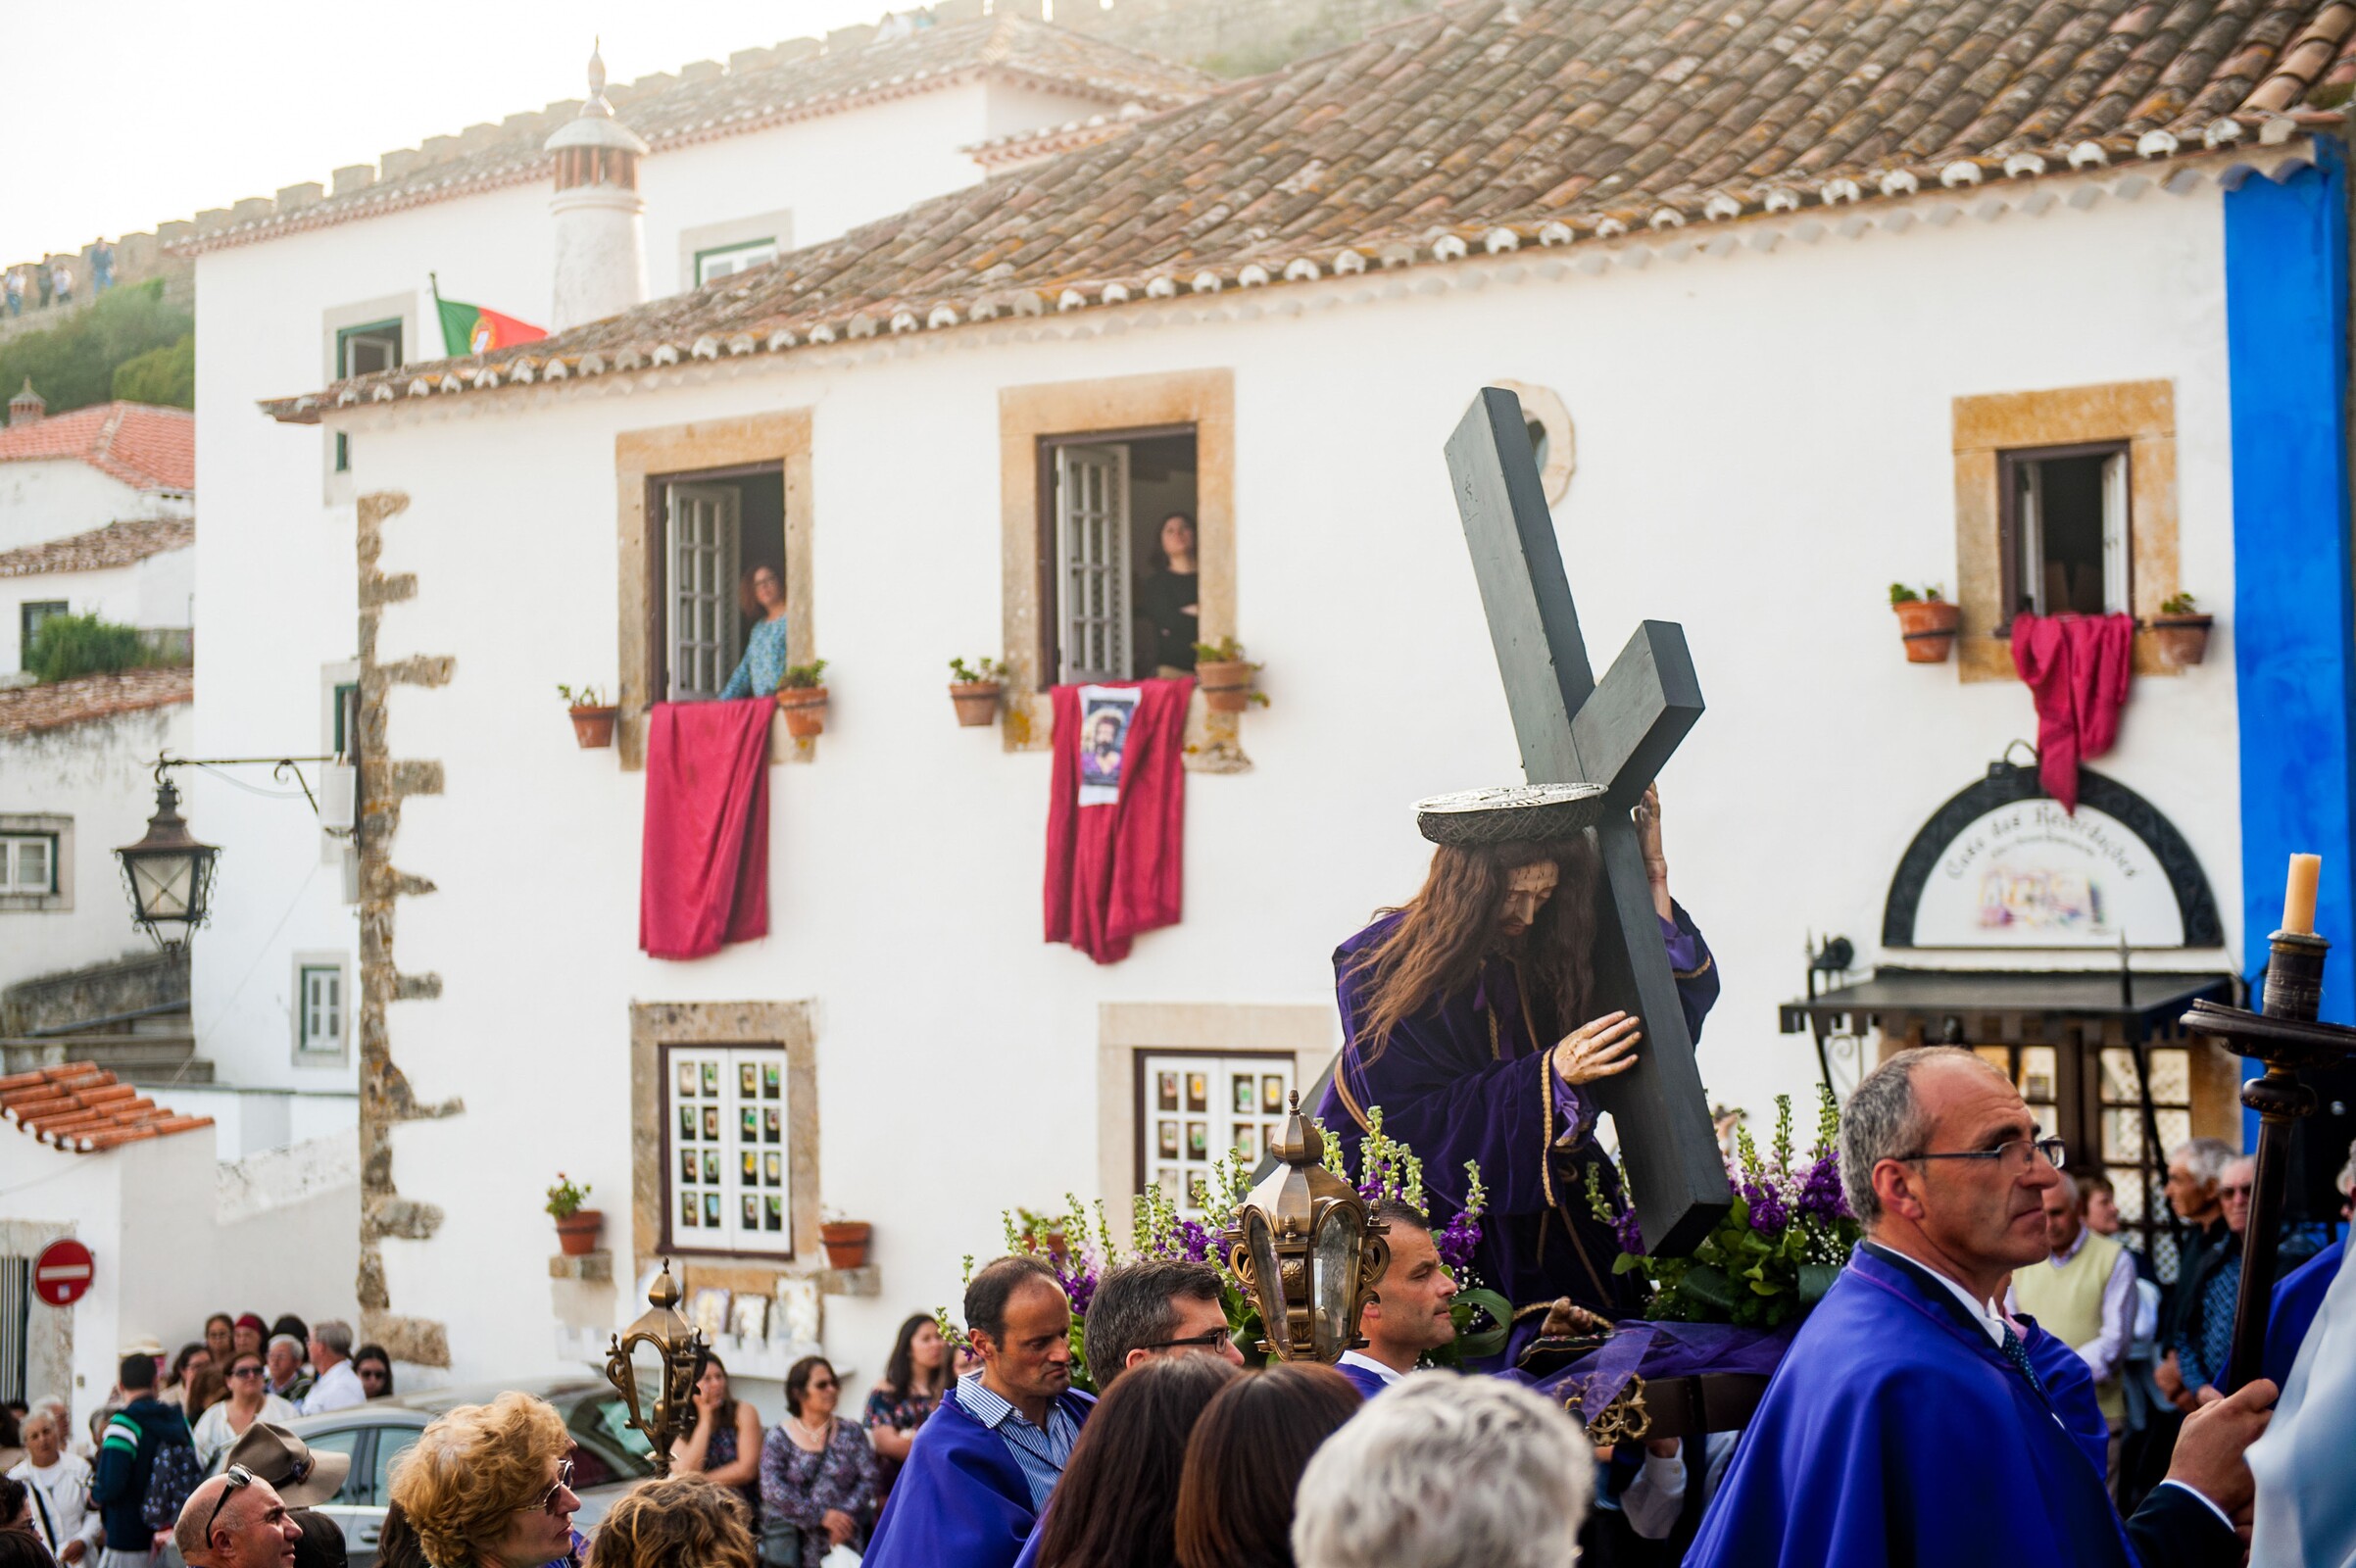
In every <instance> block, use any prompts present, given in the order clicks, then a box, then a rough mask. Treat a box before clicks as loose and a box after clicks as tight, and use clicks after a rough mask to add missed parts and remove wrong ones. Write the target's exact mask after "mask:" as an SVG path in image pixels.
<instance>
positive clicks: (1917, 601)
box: [1890, 582, 1963, 664]
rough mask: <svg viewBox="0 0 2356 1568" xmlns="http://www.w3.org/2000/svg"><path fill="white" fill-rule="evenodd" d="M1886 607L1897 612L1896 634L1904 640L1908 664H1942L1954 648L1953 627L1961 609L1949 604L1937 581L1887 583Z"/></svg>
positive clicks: (1959, 619)
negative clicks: (1916, 585) (1912, 585)
mask: <svg viewBox="0 0 2356 1568" xmlns="http://www.w3.org/2000/svg"><path fill="white" fill-rule="evenodd" d="M1890 609H1891V610H1894V611H1896V612H1897V617H1898V635H1899V636H1900V637H1901V638H1903V639H1904V640H1905V644H1906V662H1907V663H1909V664H1943V663H1945V662H1947V656H1948V655H1949V654H1951V653H1953V652H1954V651H1955V633H1956V629H1957V628H1958V627H1960V626H1961V625H1962V624H1963V612H1962V610H1961V609H1960V608H1958V607H1957V606H1955V605H1951V604H1949V603H1948V602H1947V601H1946V599H1945V598H1944V597H1943V595H1942V594H1941V592H1940V590H1939V585H1938V584H1937V583H1925V584H1924V585H1923V586H1922V587H1920V588H1910V587H1908V586H1907V585H1906V584H1904V583H1902V582H1893V583H1891V584H1890Z"/></svg>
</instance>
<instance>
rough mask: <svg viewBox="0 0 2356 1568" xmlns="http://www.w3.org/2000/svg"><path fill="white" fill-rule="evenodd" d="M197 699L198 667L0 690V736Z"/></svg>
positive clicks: (134, 671) (131, 671) (126, 672)
mask: <svg viewBox="0 0 2356 1568" xmlns="http://www.w3.org/2000/svg"><path fill="white" fill-rule="evenodd" d="M195 697H196V671H195V670H193V669H191V668H189V667H187V666H186V665H180V666H178V667H177V668H171V669H126V670H124V671H123V672H122V673H121V674H119V675H81V676H77V677H76V678H74V679H73V680H61V681H57V682H55V683H53V684H51V685H47V686H16V687H10V688H6V689H0V736H9V735H31V734H37V733H39V732H40V731H43V730H52V729H63V728H65V727H66V726H67V725H69V724H86V723H88V722H89V721H90V720H92V719H97V718H112V717H114V716H115V715H116V714H118V713H136V712H141V711H145V710H147V709H150V708H169V707H171V706H172V704H174V703H186V702H192V701H194V700H195Z"/></svg>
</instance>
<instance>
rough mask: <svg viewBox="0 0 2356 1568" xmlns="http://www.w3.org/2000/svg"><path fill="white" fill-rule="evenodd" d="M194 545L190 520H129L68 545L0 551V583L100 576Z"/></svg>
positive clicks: (68, 541) (61, 541)
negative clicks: (59, 575)
mask: <svg viewBox="0 0 2356 1568" xmlns="http://www.w3.org/2000/svg"><path fill="white" fill-rule="evenodd" d="M194 543H196V519H195V518H193V517H132V518H127V519H125V520H124V521H122V522H110V523H108V524H107V525H106V526H105V527H103V528H93V529H91V530H90V531H89V532H88V533H77V534H75V535H74V537H72V538H71V539H52V540H50V541H48V542H47V543H46V544H37V545H26V546H25V547H24V548H22V549H19V550H0V577H37V576H40V575H41V574H43V573H45V572H52V571H102V570H104V569H105V568H107V567H109V566H128V565H131V564H135V563H138V562H141V561H145V560H146V559H147V558H148V557H149V556H160V555H162V554H163V553H164V552H165V551H167V550H185V549H187V548H188V547H189V546H190V545H192V544H194Z"/></svg>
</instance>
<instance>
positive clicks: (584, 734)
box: [557, 684, 621, 752]
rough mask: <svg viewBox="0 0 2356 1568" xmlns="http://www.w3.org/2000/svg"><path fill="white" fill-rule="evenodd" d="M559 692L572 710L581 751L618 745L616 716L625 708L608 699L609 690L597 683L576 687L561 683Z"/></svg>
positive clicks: (574, 731) (573, 729)
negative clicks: (607, 691)
mask: <svg viewBox="0 0 2356 1568" xmlns="http://www.w3.org/2000/svg"><path fill="white" fill-rule="evenodd" d="M557 695H558V696H559V697H562V698H564V703H565V706H566V707H568V708H569V709H571V711H572V738H573V739H574V740H576V741H578V742H580V745H581V750H583V751H585V752H586V751H592V750H594V749H596V748H598V747H600V746H611V745H613V744H614V715H615V714H617V713H619V712H620V711H621V710H620V709H618V708H615V707H614V705H613V704H611V703H609V702H607V701H606V696H605V693H603V692H601V691H599V690H598V689H597V688H596V687H594V686H582V687H579V688H578V689H575V688H574V687H570V686H565V685H563V684H560V685H559V686H558V687H557Z"/></svg>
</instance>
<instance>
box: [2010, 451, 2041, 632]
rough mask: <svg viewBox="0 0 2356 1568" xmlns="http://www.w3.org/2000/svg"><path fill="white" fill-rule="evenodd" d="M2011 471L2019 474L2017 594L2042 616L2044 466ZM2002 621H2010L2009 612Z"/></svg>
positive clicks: (2031, 465) (2035, 464)
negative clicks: (2019, 587) (2019, 591)
mask: <svg viewBox="0 0 2356 1568" xmlns="http://www.w3.org/2000/svg"><path fill="white" fill-rule="evenodd" d="M2013 472H2014V473H2016V474H2018V475H2019V476H2020V477H2019V481H2018V482H2019V485H2020V500H2019V504H2018V505H2017V506H2016V507H2015V509H2014V513H2013V515H2014V516H2015V518H2017V519H2018V527H2017V535H2018V539H2017V542H2018V545H2019V548H2020V557H2019V560H2020V572H2021V593H2020V596H2021V598H2023V599H2025V600H2027V601H2028V602H2029V609H2030V611H2031V613H2035V614H2039V615H2041V614H2044V613H2045V469H2044V466H2043V465H2042V464H2037V463H2024V464H2022V465H2020V466H2018V467H2016V468H2015V469H2014V470H2013ZM2005 623H2006V624H2007V625H2009V624H2011V616H2010V615H2007V616H2006V617H2005Z"/></svg>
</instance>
